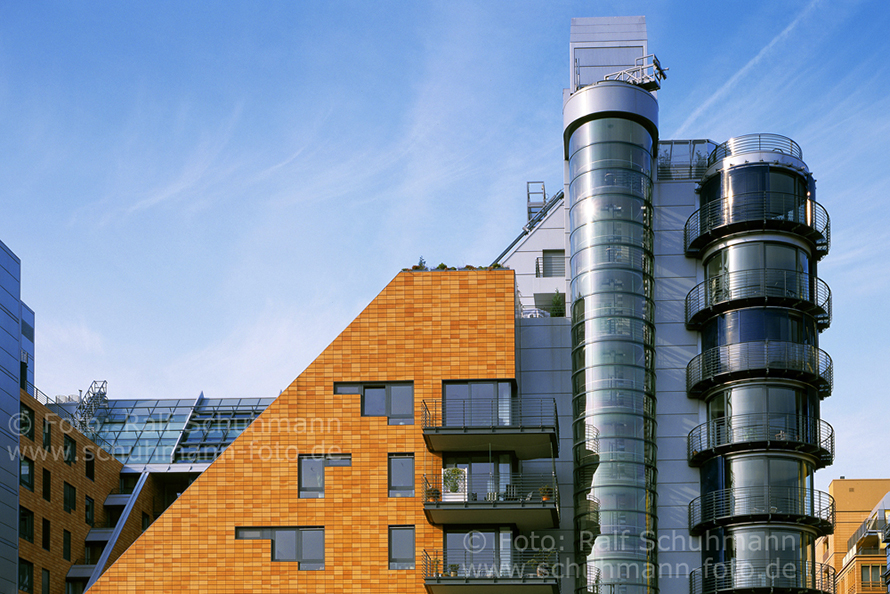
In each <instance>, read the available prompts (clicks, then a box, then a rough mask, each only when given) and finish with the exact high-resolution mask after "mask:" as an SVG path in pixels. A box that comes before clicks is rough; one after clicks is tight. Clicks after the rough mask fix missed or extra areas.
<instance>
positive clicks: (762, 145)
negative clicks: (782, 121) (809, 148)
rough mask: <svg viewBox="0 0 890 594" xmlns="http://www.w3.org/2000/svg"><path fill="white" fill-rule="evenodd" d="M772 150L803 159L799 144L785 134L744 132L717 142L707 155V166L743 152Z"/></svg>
mask: <svg viewBox="0 0 890 594" xmlns="http://www.w3.org/2000/svg"><path fill="white" fill-rule="evenodd" d="M762 152H774V153H783V154H785V155H790V156H792V157H795V158H797V159H800V160H801V161H803V151H802V150H801V149H800V145H798V144H797V143H796V142H794V141H793V140H791V139H790V138H788V137H786V136H782V135H780V134H745V135H743V136H736V137H735V138H730V139H729V140H727V141H726V142H724V143H723V144H718V145H717V148H715V149H714V150H713V151H712V152H711V154H710V155H708V167H710V166H711V165H713V164H714V163H716V162H717V161H719V160H721V159H725V158H726V157H730V156H733V155H744V154H745V153H762Z"/></svg>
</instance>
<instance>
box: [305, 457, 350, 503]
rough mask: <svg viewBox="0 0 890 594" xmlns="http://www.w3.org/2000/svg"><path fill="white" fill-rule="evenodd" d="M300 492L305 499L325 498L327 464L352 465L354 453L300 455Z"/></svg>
mask: <svg viewBox="0 0 890 594" xmlns="http://www.w3.org/2000/svg"><path fill="white" fill-rule="evenodd" d="M298 464H299V477H298V478H299V493H298V496H299V497H301V498H303V499H323V498H324V469H325V467H326V466H352V454H329V455H327V456H300V457H299V458H298Z"/></svg>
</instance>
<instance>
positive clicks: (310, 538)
mask: <svg viewBox="0 0 890 594" xmlns="http://www.w3.org/2000/svg"><path fill="white" fill-rule="evenodd" d="M235 538H236V539H238V540H271V541H272V561H296V562H298V563H299V564H300V565H299V569H300V570H302V571H319V570H322V569H324V528H321V527H317V526H313V527H307V528H287V527H281V528H236V529H235Z"/></svg>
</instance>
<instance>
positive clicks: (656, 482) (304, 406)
mask: <svg viewBox="0 0 890 594" xmlns="http://www.w3.org/2000/svg"><path fill="white" fill-rule="evenodd" d="M569 46H570V47H569V49H570V55H569V74H570V76H569V86H568V88H567V89H565V90H564V93H563V97H564V108H563V116H564V135H563V153H564V162H563V168H564V171H565V184H564V186H563V188H562V189H561V190H560V191H558V192H556V193H555V194H554V195H553V196H548V195H547V193H546V190H545V188H544V187H543V185H542V184H530V185H529V187H528V195H527V200H526V209H527V212H528V223H527V225H526V226H525V227H524V228H523V229H522V231H521V232H520V234H519V236H518V237H517V238H516V240H514V241H513V242H512V243H511V244H510V245H509V246H507V248H506V249H505V250H504V252H503V253H502V254H501V255H500V256H498V257H497V258H496V260H495V261H494V262H493V264H492V266H490V267H487V268H486V269H480V270H477V269H462V270H449V269H444V270H438V269H437V270H425V269H417V270H407V271H403V272H401V273H399V274H397V275H396V276H395V278H394V279H393V280H392V281H391V282H390V283H389V284H388V285H387V286H386V287H385V288H384V289H383V291H382V292H381V293H380V294H379V295H378V296H377V297H376V298H375V299H374V300H373V301H372V302H371V303H370V304H369V305H368V306H367V307H366V308H365V310H364V311H363V312H361V314H359V315H358V317H357V318H356V319H355V320H354V321H353V322H352V323H351V324H350V325H349V326H348V327H347V328H346V330H344V331H343V333H341V334H340V336H338V337H337V338H336V339H335V340H334V342H332V343H331V345H330V346H329V347H328V348H327V349H325V351H324V352H323V353H322V354H321V355H320V356H319V357H318V358H317V359H316V360H315V361H314V362H313V363H312V364H311V365H310V366H309V367H308V368H307V369H306V371H305V372H303V373H302V374H301V375H300V376H299V377H298V378H297V379H296V380H294V382H293V383H292V384H291V385H290V386H289V387H288V388H287V389H286V390H284V392H282V393H281V395H279V396H278V398H277V399H275V400H274V402H272V403H271V404H269V406H268V407H267V408H265V410H264V412H262V413H261V414H260V415H259V416H258V417H257V418H256V420H254V421H253V423H252V424H250V426H249V427H247V428H246V429H244V430H243V432H240V433H239V436H238V437H237V438H235V439H234V441H232V442H231V443H230V445H228V447H227V448H226V449H225V450H224V451H222V453H219V451H218V450H217V451H216V453H215V454H214V455H215V456H216V457H215V459H213V460H212V461H210V462H209V464H208V465H207V466H206V468H202V470H203V472H201V473H200V474H195V475H194V477H193V480H192V481H191V484H190V486H188V488H187V489H186V490H185V491H184V492H182V493H181V495H180V496H178V497H177V498H175V500H172V502H171V504H170V506H169V508H167V510H166V511H165V512H164V513H163V514H162V515H160V517H159V518H157V519H156V520H155V521H154V522H153V523H151V525H150V526H149V527H148V529H147V530H146V531H145V533H144V534H142V535H141V536H140V537H139V538H138V539H136V540H135V542H133V543H132V545H130V546H129V548H128V549H127V550H126V551H125V552H123V553H122V554H120V556H119V557H117V560H116V561H115V562H114V563H113V564H111V566H110V567H108V568H107V569H106V571H105V573H104V574H102V575H101V577H99V578H98V580H96V581H95V582H94V583H92V582H90V583H91V588H90V591H91V592H96V593H99V594H101V593H104V592H169V591H179V590H182V589H190V590H196V591H208V592H215V591H232V592H239V591H245V592H246V591H251V592H256V591H276V592H278V591H286V592H322V591H325V592H326V591H349V592H353V591H354V592H383V591H398V592H428V593H430V594H455V593H461V592H476V591H479V592H490V593H492V594H495V593H501V592H511V593H512V592H526V593H528V594H544V593H547V594H557V593H563V594H565V593H580V592H587V593H591V592H604V593H605V594H654V593H656V592H659V591H662V592H666V593H671V594H680V593H682V594H687V593H689V594H714V593H716V592H723V591H732V590H739V591H744V592H746V593H748V594H760V593H763V594H767V592H769V593H770V594H776V593H779V594H792V593H795V594H797V593H800V592H807V593H810V594H822V593H825V594H834V592H835V577H836V573H837V571H838V568H837V567H836V566H835V564H833V563H832V562H831V561H830V560H828V559H825V558H822V559H817V557H818V556H819V554H818V551H817V546H816V542H817V539H819V538H823V537H825V536H829V535H831V534H833V532H834V527H835V518H836V516H835V499H834V497H833V495H832V494H830V493H821V492H819V491H817V490H815V489H814V487H813V474H814V472H815V471H816V470H818V469H820V468H823V467H825V466H827V465H829V464H831V463H832V461H833V458H834V432H833V429H832V428H831V426H830V425H829V424H828V423H827V422H825V421H823V420H822V419H821V418H820V403H821V401H822V400H823V399H824V398H826V397H828V396H829V395H830V393H831V387H832V373H833V368H832V363H831V359H830V357H829V356H828V354H827V353H825V352H824V351H822V350H821V349H820V348H819V334H820V333H821V332H822V331H823V330H825V329H826V328H828V326H829V325H830V322H831V293H830V290H829V288H828V285H827V284H826V283H825V282H823V281H822V280H821V279H819V277H818V271H817V263H818V261H819V260H820V259H821V258H822V257H824V256H825V255H827V253H828V251H829V247H830V240H831V236H830V222H829V217H828V213H827V211H826V209H825V208H824V207H823V206H822V205H821V204H820V203H819V202H817V200H816V193H815V192H816V187H815V181H814V179H813V176H812V174H811V172H810V171H809V169H808V167H807V165H806V163H805V161H804V160H803V150H802V149H801V147H800V146H799V145H798V144H797V143H796V142H794V141H793V140H791V139H789V138H786V137H784V136H780V135H775V134H752V135H746V136H740V137H737V138H732V139H729V140H724V141H720V142H717V141H713V140H710V139H675V140H670V139H668V140H666V139H662V138H661V137H660V134H659V127H658V113H659V103H658V99H657V91H658V89H659V88H660V86H661V84H662V81H663V80H664V79H665V75H666V72H665V68H663V67H662V65H661V64H660V63H659V61H658V60H657V58H656V57H655V56H654V54H653V53H651V52H650V50H649V47H648V40H647V33H646V23H645V19H644V18H643V17H620V18H604V19H573V21H572V26H571V34H570V39H569ZM554 166H558V164H554ZM112 425H113V423H112ZM109 431H111V429H109ZM121 433H123V432H121V431H119V432H118V433H117V434H116V435H118V436H119V435H120V434H121ZM123 439H131V440H132V439H141V438H137V437H135V436H130V437H126V438H123ZM158 439H161V438H160V437H158ZM208 439H210V438H209V437H208ZM123 445H124V447H126V446H129V445H135V444H130V443H129V442H127V443H125V444H123ZM156 445H157V446H159V447H160V445H161V444H160V441H158V442H157V443H156ZM182 445H183V442H181V441H180V442H178V443H176V444H165V447H170V448H171V449H170V450H169V452H166V451H165V452H162V453H161V454H160V456H161V458H163V457H164V456H165V455H167V454H168V453H169V454H170V455H174V456H175V452H177V451H182V450H181V446H182ZM154 451H155V450H152V452H154ZM189 451H192V450H189ZM152 455H154V454H152ZM147 463H148V464H151V463H153V462H152V461H151V458H150V459H149V462H147ZM140 476H141V475H140ZM190 480H191V479H190ZM106 565H107V563H106Z"/></svg>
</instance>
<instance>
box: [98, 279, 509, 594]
mask: <svg viewBox="0 0 890 594" xmlns="http://www.w3.org/2000/svg"><path fill="white" fill-rule="evenodd" d="M514 294H515V289H514V275H513V272H512V271H507V270H500V271H443V272H437V271H431V272H416V273H415V272H405V273H401V274H399V275H397V276H396V278H395V279H394V280H393V281H392V282H391V283H390V284H389V285H388V286H387V287H386V288H385V289H384V290H383V292H382V293H380V295H379V296H378V297H377V298H376V299H375V300H374V301H373V302H372V303H371V304H370V305H368V307H367V308H366V309H365V310H364V311H363V312H362V313H361V314H360V315H359V316H358V318H356V319H355V320H354V321H353V322H352V323H351V324H350V325H349V326H348V327H347V328H346V329H345V330H344V331H343V333H342V334H341V335H340V336H339V337H338V338H337V339H336V340H334V342H333V343H332V344H331V345H330V346H329V347H328V348H327V349H325V350H324V352H322V354H321V355H320V356H319V357H318V358H317V359H316V360H315V361H314V362H313V363H312V364H311V365H310V366H309V367H308V368H307V369H306V371H305V372H304V373H303V374H302V375H300V377H298V378H297V379H296V380H295V381H294V382H293V383H292V384H291V385H290V386H289V387H288V388H287V389H286V390H285V391H284V392H283V393H282V394H281V396H279V398H278V399H277V400H276V401H275V402H274V403H273V404H272V405H271V406H269V408H268V409H267V410H266V411H265V412H264V413H263V414H262V415H261V416H260V417H259V418H258V419H257V420H256V421H254V423H253V424H252V425H251V426H250V427H249V428H248V429H247V430H246V431H245V432H244V433H243V434H242V435H241V436H240V437H239V438H238V439H237V440H236V441H235V442H234V444H232V445H231V446H230V447H229V448H228V449H227V450H226V451H225V453H224V454H223V455H222V456H221V457H220V458H219V459H217V460H216V461H215V462H214V463H213V464H212V465H211V466H210V468H209V469H208V470H206V471H205V472H204V473H203V474H202V475H201V476H200V477H199V478H198V479H197V480H196V481H195V483H194V484H193V485H192V486H191V487H190V488H189V489H188V490H187V491H186V492H185V493H184V494H183V495H182V496H181V497H180V498H179V499H178V500H177V501H176V502H175V503H174V504H173V505H171V506H170V508H169V509H168V510H167V511H166V512H165V513H164V514H163V515H162V516H161V517H160V518H159V519H158V520H157V521H156V522H155V523H154V524H153V525H152V526H151V527H150V528H149V530H148V531H147V532H146V533H145V534H144V535H143V536H142V537H141V538H140V539H139V540H137V541H136V542H135V543H134V544H133V545H132V546H131V547H130V548H129V550H127V551H126V552H125V553H124V554H123V555H122V556H121V557H120V559H119V560H118V561H117V563H115V564H114V565H113V566H112V567H111V568H110V569H108V571H106V573H105V574H104V575H103V576H102V578H100V580H99V581H98V582H97V583H96V585H95V586H94V587H93V588H92V589H91V590H90V591H91V592H93V593H94V594H104V593H107V592H134V593H135V592H158V593H160V592H165V593H166V592H177V591H192V592H422V591H424V586H423V578H422V572H421V571H420V569H421V565H422V552H423V550H425V549H438V548H441V547H442V538H443V537H442V530H441V528H438V527H435V526H432V525H430V524H428V523H427V521H426V518H425V516H424V513H423V504H422V501H423V498H422V493H421V483H422V480H421V479H422V476H423V474H424V473H425V472H427V473H429V472H433V471H435V470H437V469H440V468H441V459H440V458H439V457H437V456H435V455H433V454H431V453H429V452H428V451H427V450H426V447H425V445H424V441H423V435H422V425H421V403H422V401H424V400H432V399H437V398H441V393H442V382H443V380H451V379H456V380H461V379H464V380H469V379H500V378H514V377H515V371H516V369H515V317H514V316H515V307H514ZM395 381H402V382H404V381H411V382H413V386H414V409H415V415H414V424H413V425H402V426H399V425H389V424H388V423H387V419H386V418H385V417H363V416H361V403H360V398H359V397H358V396H355V395H337V396H335V395H334V390H333V388H334V383H335V382H395ZM310 453H344V454H351V456H352V465H351V467H328V468H325V493H324V498H323V499H301V498H299V497H298V472H297V470H298V464H297V455H298V454H310ZM390 453H413V454H414V457H415V497H405V498H390V497H389V496H388V473H387V459H388V458H387V457H388V454H390ZM393 525H413V526H414V527H415V535H416V541H415V549H416V568H417V569H416V570H390V569H389V565H388V559H389V551H388V527H389V526H393ZM285 526H295V527H310V526H323V527H324V530H325V550H324V558H325V569H324V570H322V571H300V570H299V569H298V564H297V563H291V562H273V561H271V554H270V547H271V544H270V541H268V540H236V539H235V529H236V528H237V527H285Z"/></svg>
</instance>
